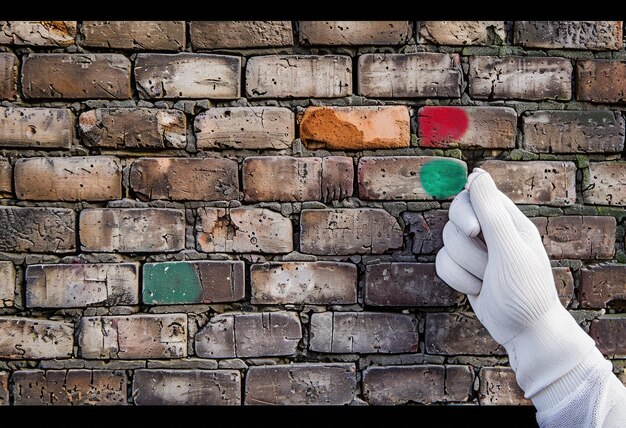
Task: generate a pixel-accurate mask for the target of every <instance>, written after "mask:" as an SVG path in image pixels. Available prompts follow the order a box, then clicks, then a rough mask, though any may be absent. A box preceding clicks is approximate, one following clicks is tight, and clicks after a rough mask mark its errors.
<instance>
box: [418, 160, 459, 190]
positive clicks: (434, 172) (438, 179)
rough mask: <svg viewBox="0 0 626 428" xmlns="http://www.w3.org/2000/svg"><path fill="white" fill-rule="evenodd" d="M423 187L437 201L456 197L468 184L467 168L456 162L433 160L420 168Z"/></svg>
mask: <svg viewBox="0 0 626 428" xmlns="http://www.w3.org/2000/svg"><path fill="white" fill-rule="evenodd" d="M420 182H421V184H422V187H423V188H424V190H425V191H426V193H428V194H429V195H430V196H432V197H434V198H435V199H446V198H449V197H450V196H453V195H456V194H457V193H459V192H460V191H461V190H463V186H465V183H466V182H467V170H466V169H465V166H464V165H463V164H462V163H460V162H458V161H454V160H448V159H433V160H432V161H429V162H427V163H425V164H424V165H422V167H421V168H420Z"/></svg>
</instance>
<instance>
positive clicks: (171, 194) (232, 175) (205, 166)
mask: <svg viewBox="0 0 626 428" xmlns="http://www.w3.org/2000/svg"><path fill="white" fill-rule="evenodd" d="M130 187H131V188H132V189H133V191H135V192H136V193H137V196H138V197H139V199H141V200H151V199H167V200H172V201H223V200H231V199H238V198H239V167H238V165H237V161H234V160H232V159H223V158H141V159H138V160H136V161H134V162H133V164H132V166H131V169H130Z"/></svg>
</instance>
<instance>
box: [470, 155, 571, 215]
mask: <svg viewBox="0 0 626 428" xmlns="http://www.w3.org/2000/svg"><path fill="white" fill-rule="evenodd" d="M480 167H481V168H482V169H484V170H485V171H487V172H489V173H490V174H491V176H492V177H493V180H494V181H495V183H496V185H497V186H498V189H500V191H502V193H504V194H505V195H506V196H508V197H509V198H510V199H511V200H512V201H513V202H514V203H516V204H541V205H553V206H567V205H572V204H574V203H575V202H576V165H575V164H574V162H564V161H529V162H508V161H498V160H489V161H486V162H484V163H482V164H480Z"/></svg>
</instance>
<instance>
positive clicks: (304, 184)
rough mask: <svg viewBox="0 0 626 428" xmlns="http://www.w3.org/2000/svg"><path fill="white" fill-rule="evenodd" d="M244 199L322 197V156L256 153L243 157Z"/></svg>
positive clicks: (254, 200) (271, 199)
mask: <svg viewBox="0 0 626 428" xmlns="http://www.w3.org/2000/svg"><path fill="white" fill-rule="evenodd" d="M241 174H242V176H243V192H244V199H245V200H246V201H249V202H259V201H284V202H291V201H319V200H320V199H321V197H322V183H321V182H322V159H321V158H313V157H307V158H302V157H292V156H277V157H269V156H258V157H248V158H246V159H244V161H243V166H242V172H241Z"/></svg>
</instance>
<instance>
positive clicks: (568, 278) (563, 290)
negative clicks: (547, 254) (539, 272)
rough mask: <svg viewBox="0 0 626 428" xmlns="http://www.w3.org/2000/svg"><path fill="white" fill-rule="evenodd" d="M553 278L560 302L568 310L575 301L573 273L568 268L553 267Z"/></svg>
mask: <svg viewBox="0 0 626 428" xmlns="http://www.w3.org/2000/svg"><path fill="white" fill-rule="evenodd" d="M552 276H553V277H554V286H555V287H556V292H557V293H558V295H559V300H560V301H561V304H562V305H563V306H565V307H566V308H567V307H568V306H569V305H570V303H572V300H573V299H574V277H573V276H572V271H571V269H570V268H568V267H553V268H552Z"/></svg>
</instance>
